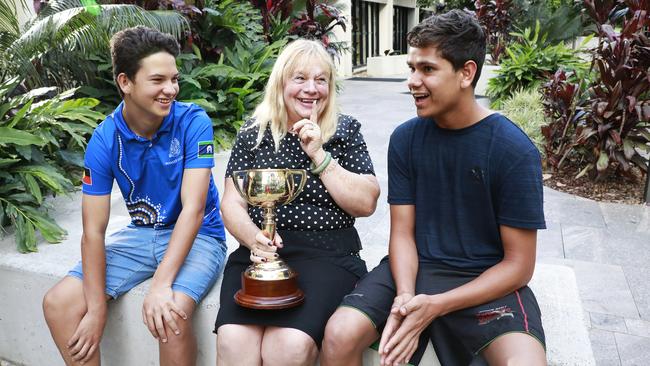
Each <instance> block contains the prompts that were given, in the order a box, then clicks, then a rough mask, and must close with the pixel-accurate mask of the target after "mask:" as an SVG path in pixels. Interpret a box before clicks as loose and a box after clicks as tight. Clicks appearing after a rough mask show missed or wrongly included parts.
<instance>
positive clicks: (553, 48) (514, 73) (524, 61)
mask: <svg viewBox="0 0 650 366" xmlns="http://www.w3.org/2000/svg"><path fill="white" fill-rule="evenodd" d="M512 35H513V36H514V37H515V38H516V39H517V42H515V43H513V44H511V45H510V46H508V47H507V48H506V57H504V58H502V61H501V69H500V70H498V71H497V76H496V77H495V78H492V79H490V80H489V81H488V88H487V95H488V96H489V97H490V99H491V100H492V107H493V108H500V107H501V103H502V101H503V100H504V99H506V98H508V97H510V96H511V95H512V94H513V93H514V92H515V91H516V90H520V89H528V88H537V87H538V86H539V85H540V84H541V82H542V81H543V80H545V79H548V77H550V76H551V75H553V73H555V71H557V70H558V69H559V68H565V69H570V70H576V71H578V72H579V74H581V73H584V72H585V71H586V70H587V68H588V67H589V65H588V64H587V63H586V62H584V61H583V60H581V59H580V58H579V57H578V55H577V51H576V50H573V49H571V48H569V47H567V46H565V45H564V44H562V43H559V44H557V45H545V43H546V35H541V34H540V25H539V23H537V26H536V27H535V31H534V32H532V31H531V29H529V28H526V29H525V30H524V33H516V32H515V33H512ZM587 41H588V40H587ZM585 42H586V41H585Z"/></svg>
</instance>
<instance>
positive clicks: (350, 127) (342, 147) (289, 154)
mask: <svg viewBox="0 0 650 366" xmlns="http://www.w3.org/2000/svg"><path fill="white" fill-rule="evenodd" d="M253 122H254V121H253V120H249V121H247V122H246V123H245V124H244V126H243V127H242V128H241V129H240V130H239V133H238V134H237V140H236V141H235V146H234V147H233V149H232V153H231V155H230V160H229V161H228V168H227V170H226V177H230V176H232V172H233V171H237V170H246V169H259V168H289V169H305V170H307V183H306V184H305V188H304V189H303V191H302V193H301V194H300V195H299V196H298V198H296V199H295V200H294V201H293V202H291V203H290V204H288V205H284V206H280V207H276V211H275V212H276V215H277V217H276V220H277V228H278V229H280V230H314V231H320V230H333V229H341V228H348V227H351V226H353V225H354V217H352V216H351V215H349V214H348V213H346V212H345V211H343V209H341V208H340V207H339V206H338V205H337V204H336V203H335V202H334V200H333V199H332V197H331V196H330V195H329V193H328V192H327V189H326V188H325V186H324V185H323V183H322V182H321V180H320V178H319V177H318V176H317V175H314V174H312V173H311V172H310V170H309V165H310V163H311V160H310V159H309V157H308V156H307V154H306V153H305V152H304V151H303V150H302V148H301V147H300V142H299V140H298V136H297V135H292V134H287V135H286V136H285V137H284V139H282V141H280V148H279V150H278V152H277V153H276V152H275V151H274V150H275V148H274V144H273V135H272V134H271V127H270V126H267V129H266V131H265V134H264V138H263V139H262V142H261V143H260V145H259V146H258V147H257V148H256V147H255V142H256V141H257V131H258V129H259V127H258V126H255V127H253V128H250V126H251V125H253ZM360 128H361V124H360V123H359V121H357V120H356V119H354V118H352V117H350V116H346V115H339V119H338V125H337V128H336V133H335V134H334V136H332V138H331V139H330V140H329V141H328V142H327V143H326V144H324V145H323V149H324V150H325V151H329V152H330V154H332V159H336V161H337V162H338V163H339V165H341V167H343V168H345V169H346V170H348V171H350V172H353V173H358V174H372V175H374V174H375V172H374V169H373V166H372V161H371V160H370V155H369V154H368V148H367V146H366V142H365V141H364V139H363V136H362V135H361V131H360ZM248 214H249V216H250V217H251V219H252V220H253V222H254V223H255V224H257V225H258V226H259V225H261V223H262V209H261V208H257V207H253V206H250V205H249V207H248Z"/></svg>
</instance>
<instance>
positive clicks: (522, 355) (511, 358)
mask: <svg viewBox="0 0 650 366" xmlns="http://www.w3.org/2000/svg"><path fill="white" fill-rule="evenodd" d="M483 357H485V360H486V361H487V362H488V363H489V364H490V365H491V366H500V365H531V366H533V365H534V366H545V365H546V353H545V352H544V347H542V344H541V343H539V341H537V340H536V339H535V338H533V337H532V336H530V335H528V334H525V333H508V334H504V335H502V336H500V337H498V338H497V339H495V340H494V342H492V343H491V344H490V345H489V346H488V347H487V348H486V349H485V351H483Z"/></svg>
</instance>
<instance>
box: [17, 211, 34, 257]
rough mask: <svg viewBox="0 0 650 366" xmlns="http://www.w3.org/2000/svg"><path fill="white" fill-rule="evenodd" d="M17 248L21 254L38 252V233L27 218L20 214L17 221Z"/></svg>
mask: <svg viewBox="0 0 650 366" xmlns="http://www.w3.org/2000/svg"><path fill="white" fill-rule="evenodd" d="M15 225H16V246H17V247H18V251H19V252H21V253H29V252H36V251H38V249H37V248H36V232H35V231H34V225H33V224H32V223H31V222H30V221H29V220H27V218H26V217H25V216H23V215H22V214H19V215H18V217H16V219H15Z"/></svg>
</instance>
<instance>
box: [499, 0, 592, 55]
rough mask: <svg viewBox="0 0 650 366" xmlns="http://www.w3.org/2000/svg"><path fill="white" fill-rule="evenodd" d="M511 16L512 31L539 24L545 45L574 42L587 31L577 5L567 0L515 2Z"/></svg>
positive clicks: (583, 17) (521, 0)
mask: <svg viewBox="0 0 650 366" xmlns="http://www.w3.org/2000/svg"><path fill="white" fill-rule="evenodd" d="M512 14H513V17H512V19H513V28H514V29H518V30H523V29H526V28H531V29H534V28H535V26H536V23H537V22H539V23H540V26H541V29H543V30H544V33H545V34H546V38H545V45H555V44H558V43H561V42H568V41H571V40H574V39H576V37H578V36H582V35H583V34H584V33H585V32H586V31H587V29H589V28H588V27H586V24H585V23H586V17H585V16H583V14H582V9H581V7H580V6H578V3H576V2H571V1H567V0H556V1H551V2H549V1H547V0H515V4H514V9H513V10H512Z"/></svg>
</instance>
